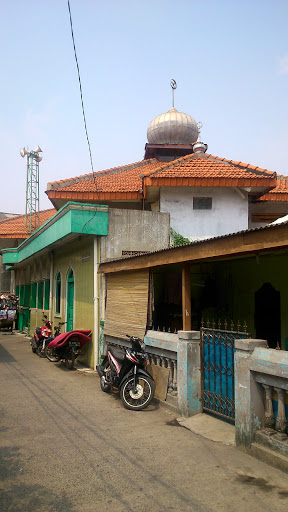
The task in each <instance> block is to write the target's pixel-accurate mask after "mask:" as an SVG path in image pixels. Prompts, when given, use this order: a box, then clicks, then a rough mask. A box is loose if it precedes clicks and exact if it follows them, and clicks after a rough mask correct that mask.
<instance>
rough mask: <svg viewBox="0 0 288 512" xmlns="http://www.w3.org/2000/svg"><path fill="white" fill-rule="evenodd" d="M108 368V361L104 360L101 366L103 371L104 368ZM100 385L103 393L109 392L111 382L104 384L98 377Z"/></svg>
mask: <svg viewBox="0 0 288 512" xmlns="http://www.w3.org/2000/svg"><path fill="white" fill-rule="evenodd" d="M108 368H109V362H108V361H106V362H105V363H104V364H103V366H102V370H103V372H105V370H108ZM100 387H101V390H102V391H103V393H109V392H110V391H111V384H105V382H103V381H102V380H101V379H100Z"/></svg>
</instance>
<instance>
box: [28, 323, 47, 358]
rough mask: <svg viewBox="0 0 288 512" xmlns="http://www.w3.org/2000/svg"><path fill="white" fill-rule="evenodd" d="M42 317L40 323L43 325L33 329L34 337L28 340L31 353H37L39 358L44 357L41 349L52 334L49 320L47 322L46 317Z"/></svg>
mask: <svg viewBox="0 0 288 512" xmlns="http://www.w3.org/2000/svg"><path fill="white" fill-rule="evenodd" d="M43 317H44V318H43V319H42V322H43V323H44V325H42V327H35V331H34V336H33V338H32V339H31V340H30V344H31V347H32V352H37V354H38V356H40V357H45V354H44V350H43V351H42V347H43V344H44V343H45V340H47V339H48V338H51V334H52V324H51V322H50V320H48V317H47V315H43ZM44 348H45V346H44Z"/></svg>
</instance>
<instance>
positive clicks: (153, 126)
mask: <svg viewBox="0 0 288 512" xmlns="http://www.w3.org/2000/svg"><path fill="white" fill-rule="evenodd" d="M197 138H198V127H197V124H196V121H194V119H193V117H191V116H189V115H188V114H184V113H183V112H178V110H176V108H174V107H172V108H170V110H169V111H168V112H165V114H160V116H157V117H155V119H153V120H152V121H151V123H150V124H149V126H148V130H147V139H148V142H149V144H193V143H194V142H196V140H197Z"/></svg>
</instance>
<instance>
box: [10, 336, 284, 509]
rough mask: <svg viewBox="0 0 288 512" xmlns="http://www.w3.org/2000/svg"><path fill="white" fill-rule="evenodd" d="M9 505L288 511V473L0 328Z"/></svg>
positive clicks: (39, 507)
mask: <svg viewBox="0 0 288 512" xmlns="http://www.w3.org/2000/svg"><path fill="white" fill-rule="evenodd" d="M0 393H1V411H0V430H1V434H0V435H1V437H0V446H1V473H0V476H1V483H0V489H1V500H0V510H1V512H7V511H9V512H26V511H27V512H50V511H51V512H52V511H53V512H54V511H55V512H62V511H63V512H68V511H69V512H92V511H93V512H98V511H99V512H100V511H103V510H107V511H109V512H164V511H165V512H170V511H171V512H172V511H173V512H186V511H189V512H190V511H199V512H210V511H211V512H212V511H213V512H214V511H215V512H216V511H217V512H225V511H229V512H234V511H237V512H250V511H251V512H252V511H253V512H264V511H265V512H266V511H269V510H273V511H276V512H278V511H279V512H284V511H285V512H286V511H287V510H288V477H287V475H286V474H284V473H281V472H280V471H277V470H275V469H273V468H271V467H270V466H267V465H265V464H264V463H261V462H259V461H257V460H255V459H253V458H252V457H250V456H248V455H246V454H244V453H242V452H240V451H238V450H237V449H236V448H234V447H231V446H223V445H220V444H218V443H213V442H212V441H209V440H207V439H204V438H202V437H199V436H197V435H196V434H193V433H192V432H190V431H189V430H187V429H185V428H183V427H179V426H176V425H177V422H175V418H176V415H175V414H174V413H172V412H171V411H170V412H169V411H166V410H165V409H163V408H158V407H157V406H154V405H151V406H150V407H149V409H146V410H144V411H142V412H130V411H128V410H126V409H124V408H123V407H122V404H121V401H120V399H119V398H118V396H117V395H112V396H108V395H105V394H104V393H102V392H101V391H100V389H99V379H98V377H97V376H96V375H95V374H89V375H87V374H84V373H83V372H79V371H76V370H75V371H73V370H72V371H70V370H67V369H66V368H65V367H64V366H61V365H60V364H58V363H57V364H53V363H50V362H49V361H47V360H46V359H39V358H38V356H37V355H35V354H32V352H31V349H30V345H29V343H28V342H27V340H26V339H24V338H23V337H21V336H17V335H14V336H11V335H4V334H0Z"/></svg>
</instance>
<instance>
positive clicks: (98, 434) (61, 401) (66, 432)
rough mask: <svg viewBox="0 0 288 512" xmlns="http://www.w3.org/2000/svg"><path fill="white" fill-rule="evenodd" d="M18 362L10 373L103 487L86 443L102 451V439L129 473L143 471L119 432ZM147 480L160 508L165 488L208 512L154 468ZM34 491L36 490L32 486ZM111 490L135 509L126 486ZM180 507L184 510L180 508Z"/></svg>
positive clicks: (154, 406) (183, 503)
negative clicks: (102, 422)
mask: <svg viewBox="0 0 288 512" xmlns="http://www.w3.org/2000/svg"><path fill="white" fill-rule="evenodd" d="M17 363H18V364H17V367H16V366H14V365H11V366H10V367H9V370H10V372H11V374H12V375H14V376H15V377H17V379H18V380H20V381H21V386H22V388H25V389H26V392H27V393H29V395H30V397H31V398H32V399H34V400H35V401H36V402H37V404H38V405H39V406H40V407H41V408H43V411H44V412H45V415H46V416H47V418H49V419H50V420H51V422H52V423H53V430H54V432H61V435H62V436H64V437H65V441H66V442H67V443H68V445H69V444H71V446H72V448H73V450H74V449H75V446H76V447H77V453H78V457H79V458H81V459H82V460H85V464H88V465H89V466H90V468H91V469H92V470H94V471H97V478H98V481H99V483H100V482H101V485H102V486H103V489H106V486H107V477H106V474H105V473H104V472H99V470H98V469H97V467H98V466H97V464H96V463H94V461H93V460H92V461H91V460H87V454H86V451H85V450H84V449H83V445H85V449H86V448H87V447H89V449H90V452H91V453H92V452H93V450H95V449H98V450H99V442H100V443H101V446H103V447H105V446H108V447H109V450H113V452H112V453H113V456H114V454H115V455H117V458H118V459H120V458H121V459H122V461H123V463H125V465H126V467H127V468H128V467H129V471H130V474H134V473H137V472H140V474H142V472H143V464H142V461H141V460H139V459H138V458H137V457H135V456H134V454H133V453H132V452H130V451H129V450H127V449H126V448H125V447H124V446H123V447H122V446H121V445H119V443H118V439H117V433H116V437H115V438H114V437H111V434H110V431H109V430H108V431H107V425H106V424H105V423H104V424H103V425H100V424H97V425H96V424H95V423H94V422H93V421H91V418H90V417H89V415H85V414H83V413H82V412H81V411H80V410H79V409H78V407H77V405H76V404H75V403H74V401H73V400H71V399H69V398H68V399H67V396H66V397H65V398H64V396H62V394H61V392H58V391H57V389H56V388H55V387H54V386H53V387H52V386H51V385H49V384H48V383H47V382H44V381H42V380H40V379H38V380H37V382H35V381H34V380H33V373H32V372H31V370H29V369H26V368H23V367H22V365H21V363H20V362H18V361H17ZM56 364H57V363H56ZM57 366H58V364H57ZM63 369H64V368H63ZM65 371H67V372H70V370H68V369H66V368H65ZM73 375H77V371H75V372H73ZM41 393H43V395H44V396H45V403H43V401H42V400H40V398H39V397H40V394H41ZM108 398H109V396H107V399H108ZM110 399H112V400H115V402H116V401H117V402H118V404H119V406H118V407H122V404H121V401H120V399H119V396H118V395H117V394H115V395H114V394H110ZM50 404H51V405H52V404H53V408H52V409H51V410H50V407H49V405H50ZM115 405H116V404H115ZM116 409H117V406H116V407H115V415H117V411H116ZM157 409H159V404H157V403H156V404H155V403H154V404H150V405H149V407H148V408H147V409H144V410H143V411H128V410H126V413H127V421H128V423H129V415H131V414H133V415H134V414H137V415H138V414H139V415H143V414H147V413H149V412H152V411H154V410H157ZM57 410H58V411H59V410H61V415H59V416H58V414H57ZM62 414H66V423H65V424H63V422H62V420H61V417H62ZM70 421H71V422H70ZM90 434H92V435H93V437H92V439H90V440H89V441H88V438H89V435H90ZM104 453H105V452H104ZM145 479H146V480H148V482H153V489H154V490H153V489H152V487H150V486H149V487H147V489H146V493H147V496H149V499H153V503H154V506H155V507H158V508H157V510H162V508H161V507H162V505H163V503H162V498H161V495H162V492H163V491H164V494H165V496H167V495H168V494H169V495H170V498H171V500H172V499H173V500H174V499H177V500H179V502H180V504H181V505H180V507H182V510H184V509H187V507H188V506H189V507H191V510H194V509H195V510H197V511H198V512H207V509H205V508H204V507H203V506H202V504H201V502H200V501H199V499H197V498H195V497H193V498H192V497H191V495H190V494H189V495H188V494H187V493H185V492H183V491H180V490H179V489H177V487H175V486H173V485H172V486H171V485H170V484H169V485H168V484H167V480H166V479H165V478H163V477H162V475H161V474H159V473H156V472H155V471H154V469H153V468H151V467H149V469H148V467H146V468H145ZM155 486H157V489H158V492H157V493H155ZM31 492H34V491H33V490H32V489H31ZM109 493H111V494H112V495H114V496H115V497H116V496H117V502H118V504H119V505H120V506H122V508H124V510H125V512H134V508H133V504H132V505H131V502H130V496H129V497H128V496H127V493H126V489H123V490H122V491H120V490H119V487H118V486H117V485H115V483H114V482H113V481H112V480H109ZM193 507H194V508H193ZM8 510H9V512H10V510H11V512H12V511H13V512H18V511H19V512H20V510H21V512H23V509H20V508H17V509H14V510H13V508H10V509H8ZM24 510H29V512H31V510H32V511H33V512H34V510H35V511H36V510H37V509H36V508H28V509H24ZM40 510H41V512H42V509H38V510H37V512H39V511H40ZM50 510H57V512H60V511H61V510H63V511H66V509H65V508H62V509H61V508H54V509H47V510H45V509H43V512H50ZM67 510H68V509H67ZM165 510H167V512H168V510H173V509H172V508H169V507H168V508H167V507H166V509H165ZM179 510H181V508H180V509H179ZM111 511H112V509H111ZM69 512H72V509H70V510H69ZM73 512H74V511H73ZM177 512H178V511H177Z"/></svg>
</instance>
